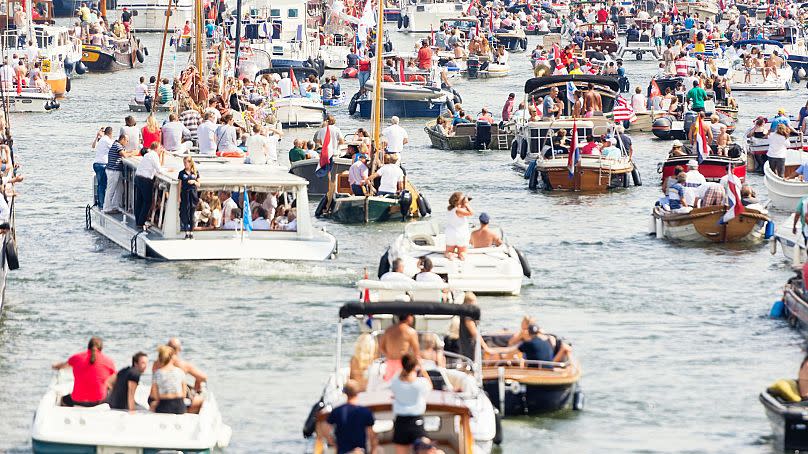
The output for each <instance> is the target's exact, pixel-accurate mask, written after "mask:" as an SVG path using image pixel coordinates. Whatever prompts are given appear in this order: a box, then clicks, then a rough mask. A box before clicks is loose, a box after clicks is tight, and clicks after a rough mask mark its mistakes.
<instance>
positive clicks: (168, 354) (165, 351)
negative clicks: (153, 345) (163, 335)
mask: <svg viewBox="0 0 808 454" xmlns="http://www.w3.org/2000/svg"><path fill="white" fill-rule="evenodd" d="M173 358H174V349H173V348H171V347H169V346H168V345H161V346H159V347H157V363H158V364H160V367H164V366H165V365H166V364H168V363H170V362H171V360H172V359H173Z"/></svg>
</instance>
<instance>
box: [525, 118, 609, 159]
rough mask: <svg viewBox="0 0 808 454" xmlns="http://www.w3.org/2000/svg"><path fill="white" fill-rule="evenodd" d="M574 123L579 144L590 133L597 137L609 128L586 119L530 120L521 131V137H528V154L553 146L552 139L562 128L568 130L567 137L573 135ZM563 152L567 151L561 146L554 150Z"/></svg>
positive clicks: (538, 152)
mask: <svg viewBox="0 0 808 454" xmlns="http://www.w3.org/2000/svg"><path fill="white" fill-rule="evenodd" d="M573 124H574V125H575V129H576V130H577V134H578V137H579V139H578V140H579V144H583V143H585V140H586V136H587V135H589V134H592V135H594V136H596V137H597V136H600V135H603V134H606V133H607V132H608V129H605V128H603V127H596V126H595V124H594V123H593V122H591V121H585V120H576V121H575V122H573V120H571V119H566V120H556V121H549V120H548V121H530V122H527V123H525V125H524V126H522V128H521V133H520V137H522V138H526V139H527V154H541V153H542V152H543V151H544V150H545V149H546V148H547V147H551V144H552V143H553V142H554V141H553V140H552V139H553V138H554V137H555V136H556V134H557V133H558V131H560V130H562V129H563V130H564V131H566V132H567V135H566V137H571V136H572V128H573ZM562 152H563V153H566V150H562V149H561V148H559V149H556V150H554V154H560V153H562Z"/></svg>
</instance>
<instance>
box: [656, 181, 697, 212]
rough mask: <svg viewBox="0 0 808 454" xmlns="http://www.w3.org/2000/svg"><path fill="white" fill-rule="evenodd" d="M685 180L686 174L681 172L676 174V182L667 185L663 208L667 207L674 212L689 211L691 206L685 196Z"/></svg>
mask: <svg viewBox="0 0 808 454" xmlns="http://www.w3.org/2000/svg"><path fill="white" fill-rule="evenodd" d="M686 181H687V174H686V173H685V172H681V173H679V174H678V175H676V183H673V184H670V185H668V188H667V191H666V193H667V200H666V204H665V205H663V208H666V209H669V210H670V211H672V212H674V213H689V212H690V211H691V210H692V208H691V207H690V206H689V205H688V204H687V198H686V197H685V186H684V184H685V182H686Z"/></svg>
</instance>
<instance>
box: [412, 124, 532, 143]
mask: <svg viewBox="0 0 808 454" xmlns="http://www.w3.org/2000/svg"><path fill="white" fill-rule="evenodd" d="M436 123H437V122H436V120H430V121H428V122H427V124H426V126H424V132H426V135H427V136H428V137H429V140H430V142H431V143H432V148H440V149H441V150H483V149H488V150H507V149H509V148H510V145H511V142H513V139H514V138H515V135H514V133H515V128H516V125H515V124H513V123H511V124H506V125H503V126H502V127H500V125H498V124H490V123H488V122H477V123H458V124H457V125H455V127H454V132H453V133H452V135H446V134H445V133H442V132H440V131H438V130H437V129H436V128H435V125H436Z"/></svg>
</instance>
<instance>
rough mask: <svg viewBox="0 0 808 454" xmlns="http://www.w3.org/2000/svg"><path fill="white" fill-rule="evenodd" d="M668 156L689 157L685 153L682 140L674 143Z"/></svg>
mask: <svg viewBox="0 0 808 454" xmlns="http://www.w3.org/2000/svg"><path fill="white" fill-rule="evenodd" d="M668 156H669V157H674V156H687V153H685V151H684V148H683V147H682V141H681V140H679V139H676V140H674V141H673V145H672V146H671V151H670V153H669V154H668Z"/></svg>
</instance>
